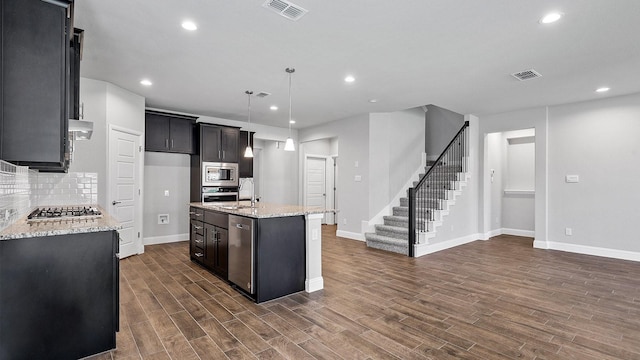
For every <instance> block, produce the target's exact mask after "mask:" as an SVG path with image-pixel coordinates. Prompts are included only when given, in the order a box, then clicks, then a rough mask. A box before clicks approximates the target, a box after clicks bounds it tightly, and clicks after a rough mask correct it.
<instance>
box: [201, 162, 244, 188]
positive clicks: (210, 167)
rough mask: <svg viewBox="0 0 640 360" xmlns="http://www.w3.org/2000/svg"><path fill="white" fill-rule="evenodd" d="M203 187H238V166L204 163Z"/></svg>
mask: <svg viewBox="0 0 640 360" xmlns="http://www.w3.org/2000/svg"><path fill="white" fill-rule="evenodd" d="M202 186H203V187H205V186H224V187H235V188H236V192H237V187H238V164H235V163H218V162H202Z"/></svg>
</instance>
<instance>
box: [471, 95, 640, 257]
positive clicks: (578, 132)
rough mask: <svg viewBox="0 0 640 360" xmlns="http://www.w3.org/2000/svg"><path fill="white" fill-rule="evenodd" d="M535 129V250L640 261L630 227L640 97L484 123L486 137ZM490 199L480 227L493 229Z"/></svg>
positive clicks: (637, 196) (636, 198) (638, 176)
mask: <svg viewBox="0 0 640 360" xmlns="http://www.w3.org/2000/svg"><path fill="white" fill-rule="evenodd" d="M547 111H548V114H547ZM530 127H534V128H535V134H536V136H535V139H536V140H535V144H536V145H535V146H536V150H535V157H536V159H535V162H536V169H535V178H536V181H535V239H536V241H535V243H534V244H535V246H536V247H542V248H553V249H560V250H568V251H575V252H582V253H589V254H594V255H604V256H612V257H619V258H629V259H634V260H640V243H639V242H638V241H637V232H636V231H635V229H634V228H632V227H631V226H630V224H634V223H635V222H636V220H637V219H638V218H640V210H639V209H640V208H639V207H638V205H637V204H638V203H639V202H640V192H638V191H635V190H633V184H636V183H638V182H639V181H640V162H638V161H637V156H638V154H640V142H638V141H637V135H638V134H640V94H633V95H627V96H620V97H612V98H607V99H600V100H594V101H588V102H580V103H574V104H565V105H558V106H551V107H549V108H548V109H547V108H534V109H526V110H520V111H514V112H510V113H504V114H495V115H486V116H482V117H481V134H482V135H481V136H484V134H486V133H491V132H496V131H507V130H515V129H524V128H530ZM484 150H486V149H483V151H484ZM483 156H484V155H483ZM486 171H488V168H483V172H485V173H483V176H486V175H487V173H486ZM566 175H579V176H580V182H579V183H566V182H565V176H566ZM483 181H484V182H485V183H486V178H483ZM547 192H548V196H547V195H546V194H547ZM486 194H487V193H486V192H485V193H484V194H483V199H481V201H480V203H479V207H480V209H481V210H480V216H481V219H480V222H479V224H480V227H481V229H489V227H488V224H486V223H485V220H488V219H486V216H485V214H489V213H490V212H488V211H484V207H485V206H486V205H488V204H489V205H490V201H487V200H485V199H486V198H485V197H484V195H486ZM565 228H571V229H572V232H573V235H571V236H568V235H565Z"/></svg>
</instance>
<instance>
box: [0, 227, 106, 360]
mask: <svg viewBox="0 0 640 360" xmlns="http://www.w3.org/2000/svg"><path fill="white" fill-rule="evenodd" d="M118 244H119V242H118V233H117V232H116V231H103V232H96V233H82V234H70V235H56V236H46V237H34V238H25V239H14V240H2V241H0V359H1V360H8V359H12V360H16V359H78V358H82V357H86V356H89V355H93V354H96V353H100V352H103V351H107V350H110V349H113V348H115V347H116V331H117V330H118V322H119V264H118V261H119V260H118V257H117V253H118V251H119V247H118V246H119V245H118Z"/></svg>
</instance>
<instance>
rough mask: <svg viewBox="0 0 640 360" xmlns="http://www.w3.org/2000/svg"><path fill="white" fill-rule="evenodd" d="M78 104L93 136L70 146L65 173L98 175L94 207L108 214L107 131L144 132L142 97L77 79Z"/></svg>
mask: <svg viewBox="0 0 640 360" xmlns="http://www.w3.org/2000/svg"><path fill="white" fill-rule="evenodd" d="M80 102H81V103H82V104H84V120H87V121H93V134H92V135H91V139H90V140H84V141H76V142H75V143H74V147H75V149H74V155H73V162H72V163H71V165H70V166H69V171H71V172H94V173H97V174H98V203H99V204H100V206H102V207H103V208H105V209H106V210H107V211H108V210H109V208H110V206H111V205H110V203H109V199H107V188H108V187H107V185H108V181H107V166H108V157H109V154H108V153H107V149H108V146H107V144H108V143H107V139H108V128H109V125H115V126H120V127H125V128H128V129H132V130H135V131H138V132H141V133H142V132H144V97H142V96H140V95H137V94H134V93H132V92H130V91H127V90H124V89H122V88H120V87H118V86H116V85H113V84H111V83H108V82H104V81H100V80H93V79H88V78H83V77H81V78H80ZM143 140H144V139H143Z"/></svg>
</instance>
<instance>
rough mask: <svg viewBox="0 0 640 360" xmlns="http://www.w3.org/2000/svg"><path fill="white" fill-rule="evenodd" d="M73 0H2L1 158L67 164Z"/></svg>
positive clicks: (47, 167) (37, 165)
mask: <svg viewBox="0 0 640 360" xmlns="http://www.w3.org/2000/svg"><path fill="white" fill-rule="evenodd" d="M71 6H72V2H71V1H56V2H44V1H41V0H3V1H2V2H0V18H1V19H0V26H1V27H2V29H1V36H0V39H1V40H0V57H1V58H2V61H1V64H2V65H1V66H2V69H1V71H0V73H1V74H2V75H0V76H1V78H0V104H1V106H0V108H1V111H0V128H1V129H2V131H1V133H0V159H2V160H5V161H8V162H11V163H14V164H18V165H26V166H30V167H31V168H34V169H39V170H42V171H66V170H67V168H68V144H67V141H68V139H67V138H68V132H67V129H68V119H69V115H70V110H69V103H68V99H67V96H68V94H69V88H70V84H69V81H70V79H69V72H70V61H69V55H70V51H69V44H70V39H71V36H70V33H71V31H69V29H71V16H70V14H71Z"/></svg>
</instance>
